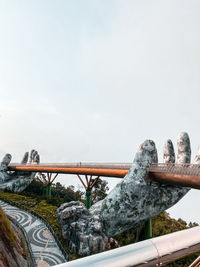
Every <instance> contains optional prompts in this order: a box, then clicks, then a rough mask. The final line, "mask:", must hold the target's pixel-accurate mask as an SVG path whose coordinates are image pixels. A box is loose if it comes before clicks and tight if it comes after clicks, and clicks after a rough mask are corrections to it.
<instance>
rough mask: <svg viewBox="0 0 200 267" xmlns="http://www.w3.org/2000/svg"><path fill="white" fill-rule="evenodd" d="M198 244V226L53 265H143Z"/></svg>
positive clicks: (65, 266) (112, 266)
mask: <svg viewBox="0 0 200 267" xmlns="http://www.w3.org/2000/svg"><path fill="white" fill-rule="evenodd" d="M197 244H200V226H196V227H193V228H190V229H186V230H182V231H179V232H175V233H171V234H168V235H164V236H159V237H155V238H152V239H148V240H145V241H142V242H138V243H135V244H132V245H128V246H124V247H121V248H116V249H113V250H109V251H106V252H102V253H98V254H95V255H92V256H88V257H85V258H81V259H78V260H74V261H71V262H66V263H62V264H59V265H55V266H56V267H102V266H103V267H108V266H109V267H127V266H134V265H138V264H143V263H146V262H149V261H152V260H156V259H158V258H162V257H163V256H166V255H168V254H173V253H175V252H177V251H179V250H181V249H185V248H188V247H191V246H194V245H197Z"/></svg>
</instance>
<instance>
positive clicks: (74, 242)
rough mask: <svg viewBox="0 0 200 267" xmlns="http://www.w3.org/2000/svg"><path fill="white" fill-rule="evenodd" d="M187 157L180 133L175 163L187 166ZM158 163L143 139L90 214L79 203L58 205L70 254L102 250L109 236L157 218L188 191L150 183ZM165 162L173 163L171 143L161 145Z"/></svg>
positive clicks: (186, 143) (187, 147)
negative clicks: (126, 169) (121, 174)
mask: <svg viewBox="0 0 200 267" xmlns="http://www.w3.org/2000/svg"><path fill="white" fill-rule="evenodd" d="M190 158H191V149H190V140H189V136H188V134H187V133H181V134H180V135H179V137H178V155H177V163H179V164H184V163H190ZM199 159H200V150H199V152H198V155H197V156H196V158H195V163H196V164H199V162H200V160H199ZM157 161H158V157H157V150H156V147H155V144H154V142H153V141H151V140H146V141H145V142H144V143H143V144H142V145H141V146H140V148H139V150H138V152H137V153H136V156H135V159H134V161H133V164H132V166H131V168H130V170H129V172H128V174H127V175H126V176H125V178H124V179H123V180H122V181H121V182H120V183H119V184H117V185H116V187H115V188H114V189H113V190H112V191H111V192H110V193H109V194H108V196H107V197H106V198H105V199H104V200H101V201H99V202H97V203H95V204H94V205H93V206H92V207H91V208H90V210H89V211H88V210H87V209H86V208H85V207H84V205H83V204H82V203H81V202H70V203H66V204H63V205H61V207H60V208H59V209H58V218H59V221H60V223H61V225H62V229H63V236H64V237H65V238H66V240H67V243H68V245H69V247H70V249H71V251H73V252H74V253H77V254H79V255H82V256H84V255H90V254H94V253H96V252H100V251H103V250H105V248H106V243H107V242H108V239H109V238H110V237H113V236H115V235H117V234H119V233H122V232H124V231H125V230H128V229H130V228H133V227H137V226H138V225H140V224H141V223H143V222H144V221H146V220H147V219H148V218H149V217H152V216H155V215H158V214H159V213H161V212H162V211H164V210H166V209H168V208H170V207H171V206H173V205H174V204H175V203H177V202H178V201H179V200H180V199H181V198H182V197H183V196H184V195H185V194H186V193H187V192H188V191H189V189H187V188H181V187H176V186H169V185H160V184H157V183H149V182H148V181H147V179H146V178H147V175H148V172H149V168H150V166H151V164H152V163H156V162H157ZM164 162H165V163H174V162H175V153H174V148H173V144H172V142H171V140H167V142H166V143H165V145H164Z"/></svg>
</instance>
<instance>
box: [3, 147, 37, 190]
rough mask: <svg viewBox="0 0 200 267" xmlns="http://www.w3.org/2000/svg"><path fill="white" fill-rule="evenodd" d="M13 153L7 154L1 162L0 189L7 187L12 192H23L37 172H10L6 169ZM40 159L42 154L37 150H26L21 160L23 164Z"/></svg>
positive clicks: (32, 162) (34, 162)
mask: <svg viewBox="0 0 200 267" xmlns="http://www.w3.org/2000/svg"><path fill="white" fill-rule="evenodd" d="M11 158H12V157H11V155H10V154H6V155H5V156H4V158H3V160H2V162H1V163H0V189H1V190H4V189H7V190H9V191H12V192H15V193H17V192H21V191H23V190H24V189H25V188H26V187H27V186H28V185H29V184H30V183H31V182H32V181H33V179H34V177H35V174H36V173H35V172H29V173H27V172H26V173H23V172H18V171H15V172H12V173H9V172H7V171H6V169H7V167H8V165H9V163H10V161H11ZM39 161H40V156H39V154H38V152H37V151H35V150H32V151H31V153H30V154H29V153H28V152H26V153H25V154H24V157H23V159H22V161H21V163H22V164H26V163H29V164H38V163H39Z"/></svg>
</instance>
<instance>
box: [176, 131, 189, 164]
mask: <svg viewBox="0 0 200 267" xmlns="http://www.w3.org/2000/svg"><path fill="white" fill-rule="evenodd" d="M177 146H178V155H177V163H178V164H184V163H190V160H191V148H190V138H189V136H188V134H187V133H186V132H182V133H180V135H179V136H178V141H177Z"/></svg>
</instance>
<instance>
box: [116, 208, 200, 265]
mask: <svg viewBox="0 0 200 267" xmlns="http://www.w3.org/2000/svg"><path fill="white" fill-rule="evenodd" d="M197 225H198V224H197V223H192V222H190V223H189V224H187V223H186V222H185V221H184V220H182V219H178V220H175V219H173V218H171V217H170V216H169V215H168V214H167V212H165V211H164V212H162V213H161V214H159V215H157V216H155V217H153V218H152V230H153V237H156V236H161V235H165V234H169V233H173V232H176V231H180V230H184V229H187V228H191V227H194V226H197ZM136 235H137V229H130V230H128V231H125V232H124V233H122V234H119V235H117V236H115V239H116V240H117V241H118V242H119V244H120V246H125V245H129V244H132V243H134V242H135V241H136ZM199 255H200V253H196V254H193V255H191V256H188V257H185V258H183V259H179V260H177V261H175V262H172V263H169V264H167V265H165V266H168V267H172V266H173V267H183V266H189V265H190V264H191V263H192V262H193V261H194V260H195V259H196V258H197V257H198V256H199Z"/></svg>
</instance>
